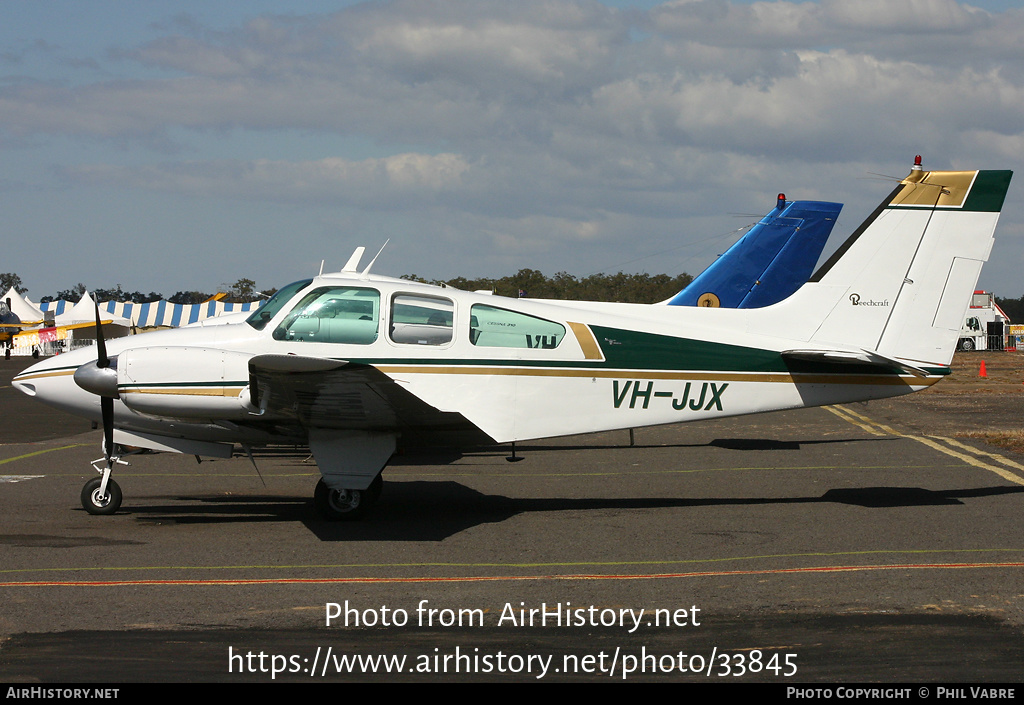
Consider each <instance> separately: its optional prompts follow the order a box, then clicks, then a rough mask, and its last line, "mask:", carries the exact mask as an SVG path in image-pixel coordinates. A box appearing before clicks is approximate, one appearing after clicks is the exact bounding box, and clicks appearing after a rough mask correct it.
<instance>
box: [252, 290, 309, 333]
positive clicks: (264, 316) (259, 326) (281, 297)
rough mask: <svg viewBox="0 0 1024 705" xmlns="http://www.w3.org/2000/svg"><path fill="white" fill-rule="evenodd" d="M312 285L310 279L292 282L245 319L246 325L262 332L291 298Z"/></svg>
mask: <svg viewBox="0 0 1024 705" xmlns="http://www.w3.org/2000/svg"><path fill="white" fill-rule="evenodd" d="M312 283H313V280H312V279H303V280H302V281H299V282H293V283H291V284H289V285H288V286H286V287H284V288H283V289H280V290H279V291H278V292H277V293H276V294H274V295H273V296H271V297H270V300H269V301H267V303H265V304H263V306H261V307H260V308H258V309H256V312H255V313H253V314H252V315H251V316H249V317H248V318H246V319H245V321H246V323H248V324H249V325H250V326H252V327H253V328H255V329H256V330H263V329H264V328H266V327H267V324H268V323H270V319H271V318H273V317H274V316H276V315H277V312H278V311H280V310H281V309H282V308H284V306H285V304H287V303H288V302H289V301H291V300H292V297H293V296H295V295H296V294H297V293H299V292H300V291H302V290H303V289H305V288H306V287H307V286H309V285H310V284H312Z"/></svg>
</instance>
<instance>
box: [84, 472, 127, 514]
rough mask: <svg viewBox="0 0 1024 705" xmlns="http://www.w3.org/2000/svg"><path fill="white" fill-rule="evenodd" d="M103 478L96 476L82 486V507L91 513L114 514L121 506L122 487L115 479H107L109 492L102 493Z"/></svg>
mask: <svg viewBox="0 0 1024 705" xmlns="http://www.w3.org/2000/svg"><path fill="white" fill-rule="evenodd" d="M102 482H103V479H102V478H99V477H94V478H93V479H91V480H89V481H88V482H86V483H85V486H84V487H83V488H82V507H83V508H84V509H85V511H87V512H89V513H90V514H100V515H106V514H113V513H114V512H116V511H117V510H118V509H120V508H121V488H120V487H118V486H117V483H116V482H114V481H113V480H107V493H106V494H105V495H102V494H100V484H101V483H102Z"/></svg>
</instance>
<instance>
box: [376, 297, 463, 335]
mask: <svg viewBox="0 0 1024 705" xmlns="http://www.w3.org/2000/svg"><path fill="white" fill-rule="evenodd" d="M454 319H455V305H454V304H453V303H452V301H451V300H450V299H445V298H442V297H440V296H420V295H417V294H395V296H394V298H393V299H392V300H391V325H390V327H389V334H390V336H391V340H393V341H394V342H396V343H405V344H410V345H445V344H447V343H450V342H451V341H452V336H453V333H454V330H455V328H454Z"/></svg>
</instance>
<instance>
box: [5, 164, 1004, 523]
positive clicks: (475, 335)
mask: <svg viewBox="0 0 1024 705" xmlns="http://www.w3.org/2000/svg"><path fill="white" fill-rule="evenodd" d="M1011 174H1012V173H1011V172H1009V171H924V170H923V169H922V168H921V166H920V158H918V160H917V163H916V164H915V166H914V168H913V170H912V171H911V173H910V175H909V176H908V177H907V178H906V179H904V180H903V181H902V182H900V183H899V184H898V185H897V186H896V188H895V189H894V190H893V191H892V193H890V194H889V196H888V197H886V199H885V200H884V201H883V202H882V204H881V205H880V206H879V207H878V208H877V209H876V210H875V212H874V213H872V214H871V215H870V216H869V217H868V219H867V220H866V221H865V222H864V223H863V224H862V225H861V226H860V227H859V228H858V229H857V230H856V231H855V232H854V233H853V234H852V235H851V236H850V237H849V239H848V240H847V241H846V242H845V243H844V244H843V245H842V246H841V247H840V248H839V249H838V250H837V251H836V253H835V254H834V255H833V256H832V257H831V258H830V259H829V260H828V261H827V262H826V263H825V264H824V265H822V266H821V267H820V268H819V270H818V271H817V272H816V273H815V274H814V275H813V276H812V277H811V280H810V281H809V282H808V283H806V284H804V285H803V286H802V287H800V288H799V289H798V290H797V291H796V293H794V294H793V295H792V296H790V297H789V298H787V299H785V300H783V301H781V302H779V303H777V304H774V305H772V306H768V307H765V308H757V309H727V308H701V307H687V306H658V305H642V304H616V303H594V302H574V301H539V300H529V299H509V298H503V297H500V296H489V295H485V294H479V293H470V292H465V291H458V290H456V289H452V288H445V287H438V286H430V285H425V284H419V283H415V282H410V281H405V280H402V279H393V278H389V277H382V276H376V275H371V274H370V273H369V267H367V268H366V269H365V270H363V271H359V268H358V262H359V259H360V257H361V255H362V248H359V249H357V250H356V253H355V254H354V255H353V256H352V258H351V259H350V260H349V262H348V264H346V266H345V267H344V269H343V270H342V271H341V272H339V273H337V274H327V275H322V276H318V277H316V278H314V279H306V280H304V281H299V282H295V283H293V284H289V285H288V286H286V287H284V288H283V289H281V290H280V291H279V292H277V294H275V295H274V297H273V298H272V299H270V301H269V302H267V304H266V305H265V306H264V307H263V308H261V309H259V311H257V312H256V313H254V314H253V315H251V316H250V317H249V318H248V319H247V320H246V321H244V322H240V323H234V324H229V325H217V326H203V327H197V328H179V329H176V330H168V331H160V332H154V333H147V334H143V335H141V336H131V337H127V338H118V339H115V340H110V341H107V342H104V341H103V339H102V336H99V339H98V344H97V346H96V348H95V349H93V348H87V349H83V350H78V351H75V352H72V353H69V354H66V355H61V356H59V357H54V358H50V359H47V360H44V361H42V362H39V363H38V364H36V365H33V366H32V367H30V368H29V369H27V370H26V371H25V372H23V373H22V374H20V375H18V376H17V377H16V378H15V380H14V385H15V386H16V387H17V388H18V389H20V390H21V391H23V392H25V393H26V394H29V395H31V396H34V397H36V398H37V399H39V400H40V401H43V402H45V403H47V404H50V405H52V406H55V407H58V408H60V409H64V410H66V411H69V412H71V413H74V414H78V415H81V416H85V417H88V418H90V419H93V420H96V421H99V422H101V423H102V424H103V427H104V455H105V458H106V464H105V467H99V466H98V465H97V464H96V463H94V467H96V468H97V470H98V471H99V477H97V478H94V479H92V480H90V481H89V482H88V483H86V485H85V487H84V488H83V490H82V504H83V506H84V507H85V509H86V510H87V511H89V512H90V513H93V514H112V513H114V512H115V511H117V509H118V507H119V506H120V502H121V491H120V489H119V488H118V486H117V483H115V482H114V480H113V479H111V476H110V475H111V468H112V467H113V466H114V465H115V464H116V463H118V462H121V463H124V461H123V460H121V459H120V457H119V453H121V452H122V451H121V448H122V446H135V447H141V448H146V449H154V450H162V451H173V452H180V453H190V454H196V455H198V456H204V455H205V456H219V457H229V456H230V455H231V453H232V450H233V447H234V445H235V444H240V445H242V446H243V447H244V448H247V449H248V448H251V447H253V446H261V445H267V444H275V443H288V444H308V446H309V448H310V449H311V451H312V453H313V456H314V457H315V459H316V462H317V465H318V466H319V468H320V472H321V473H322V475H323V477H322V479H321V480H320V481H319V482H318V484H317V487H316V491H315V493H314V500H315V505H316V507H317V509H318V511H319V512H320V513H321V514H322V515H323V516H324V517H325V518H327V519H332V520H338V519H349V518H355V517H358V516H360V515H362V514H363V513H364V512H365V511H366V509H367V508H368V507H369V506H370V505H372V504H373V502H374V501H375V500H376V499H377V497H378V495H379V494H380V489H381V471H382V470H383V468H384V467H385V465H387V463H388V460H389V459H390V458H391V456H392V454H394V453H395V451H396V449H397V448H400V447H413V446H423V445H435V446H453V445H458V444H471V445H479V444H482V443H510V442H511V443H515V442H516V441H524V440H530V439H538V438H548V437H553V436H564V435H569V434H579V433H588V432H593V431H605V430H610V429H629V428H636V427H641V426H650V425H655V424H669V423H677V422H680V421H696V420H699V419H706V418H716V417H721V416H734V415H739V414H751V413H757V412H763V411H774V410H778V409H793V408H799V407H806V406H818V405H823V404H836V403H843V402H852V401H859V400H864V399H874V398H880V397H890V396H896V395H899V394H906V393H908V392H914V391H918V390H920V389H924V388H925V387H928V386H929V385H931V384H934V383H935V382H936V381H938V380H939V379H941V378H942V376H943V375H946V374H949V364H950V362H951V361H952V356H953V350H954V348H955V347H956V343H957V336H958V334H959V330H960V325H961V323H962V319H963V314H964V311H965V310H966V308H967V305H968V303H969V301H970V297H971V293H972V292H973V291H974V287H975V285H976V283H977V279H978V275H979V272H980V271H981V266H982V264H983V263H984V262H985V261H986V260H987V259H988V256H989V252H990V250H991V248H992V243H993V232H994V230H995V227H996V221H997V220H998V218H999V211H1000V209H1001V208H1002V204H1003V200H1004V198H1005V195H1006V191H1007V188H1008V186H1009V183H1010V177H1011ZM371 265H372V263H371ZM513 448H514V446H513ZM99 462H100V461H97V463H99Z"/></svg>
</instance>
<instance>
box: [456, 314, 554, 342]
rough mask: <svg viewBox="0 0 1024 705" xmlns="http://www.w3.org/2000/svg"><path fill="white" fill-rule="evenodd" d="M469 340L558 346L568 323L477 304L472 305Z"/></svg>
mask: <svg viewBox="0 0 1024 705" xmlns="http://www.w3.org/2000/svg"><path fill="white" fill-rule="evenodd" d="M469 321H470V322H469V341H470V342H471V343H473V345H479V346H481V347H498V348H548V349H551V348H557V347H558V344H559V343H561V342H562V338H564V337H565V326H563V325H562V324H560V323H555V322H553V321H546V320H544V319H543V318H537V317H536V316H528V315H526V314H525V313H518V312H516V311H507V310H505V309H502V308H494V307H493V306H485V305H483V304H476V305H475V306H473V308H471V309H470V316H469Z"/></svg>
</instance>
